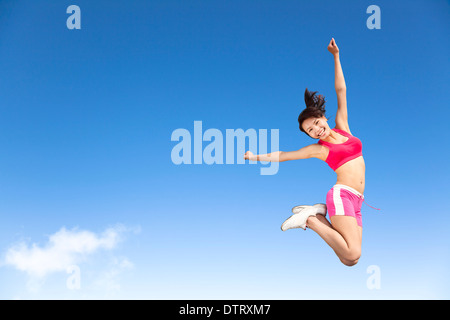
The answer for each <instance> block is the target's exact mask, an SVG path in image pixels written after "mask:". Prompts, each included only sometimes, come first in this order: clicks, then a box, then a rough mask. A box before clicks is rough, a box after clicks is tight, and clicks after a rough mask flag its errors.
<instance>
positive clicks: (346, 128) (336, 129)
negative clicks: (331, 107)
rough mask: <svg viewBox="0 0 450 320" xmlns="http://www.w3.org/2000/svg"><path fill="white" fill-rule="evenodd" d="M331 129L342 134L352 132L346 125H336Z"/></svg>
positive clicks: (348, 134)
mask: <svg viewBox="0 0 450 320" xmlns="http://www.w3.org/2000/svg"><path fill="white" fill-rule="evenodd" d="M332 130H334V131H336V132H337V133H340V134H343V135H345V136H352V133H351V131H350V128H349V127H348V126H346V127H339V126H336V127H334V128H333V129H332Z"/></svg>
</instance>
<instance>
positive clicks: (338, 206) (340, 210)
mask: <svg viewBox="0 0 450 320" xmlns="http://www.w3.org/2000/svg"><path fill="white" fill-rule="evenodd" d="M333 202H334V209H335V210H336V215H337V216H344V215H345V210H344V204H343V203H342V199H341V187H340V186H338V185H335V186H334V187H333Z"/></svg>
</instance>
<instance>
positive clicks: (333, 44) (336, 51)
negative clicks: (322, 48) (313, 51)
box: [327, 38, 339, 56]
mask: <svg viewBox="0 0 450 320" xmlns="http://www.w3.org/2000/svg"><path fill="white" fill-rule="evenodd" d="M327 49H328V51H330V52H331V53H332V54H333V56H334V55H337V54H339V48H338V46H337V45H336V41H334V38H331V41H330V44H329V45H328V47H327Z"/></svg>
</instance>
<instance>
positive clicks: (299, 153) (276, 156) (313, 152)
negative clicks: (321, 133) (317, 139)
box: [244, 143, 322, 162]
mask: <svg viewBox="0 0 450 320" xmlns="http://www.w3.org/2000/svg"><path fill="white" fill-rule="evenodd" d="M321 151H322V146H321V145H319V144H317V143H315V144H311V145H309V146H306V147H303V148H301V149H299V150H296V151H288V152H285V151H276V152H271V153H267V154H253V153H252V152H251V151H247V152H246V153H245V155H244V159H245V160H252V161H270V162H283V161H288V160H299V159H308V158H313V157H315V158H318V157H319V155H320V153H321Z"/></svg>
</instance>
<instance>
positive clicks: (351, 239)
mask: <svg viewBox="0 0 450 320" xmlns="http://www.w3.org/2000/svg"><path fill="white" fill-rule="evenodd" d="M330 219H331V224H330V222H329V221H328V220H327V218H325V217H324V216H322V215H319V214H318V215H316V216H311V217H309V218H308V220H307V226H308V228H310V229H311V230H314V231H315V232H316V233H317V234H318V235H319V236H320V237H321V238H322V239H323V240H325V242H326V243H327V244H328V245H329V246H330V247H331V248H332V249H333V250H334V252H335V253H336V255H337V256H338V258H339V259H340V260H341V262H342V263H343V264H345V265H346V266H353V265H355V264H356V263H357V262H358V260H359V257H360V256H361V242H362V227H360V226H358V223H357V221H356V219H355V218H354V217H349V216H336V215H335V216H332V217H331V218H330Z"/></svg>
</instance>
